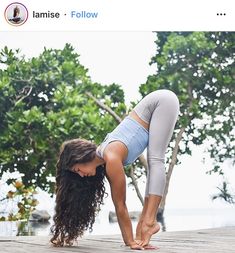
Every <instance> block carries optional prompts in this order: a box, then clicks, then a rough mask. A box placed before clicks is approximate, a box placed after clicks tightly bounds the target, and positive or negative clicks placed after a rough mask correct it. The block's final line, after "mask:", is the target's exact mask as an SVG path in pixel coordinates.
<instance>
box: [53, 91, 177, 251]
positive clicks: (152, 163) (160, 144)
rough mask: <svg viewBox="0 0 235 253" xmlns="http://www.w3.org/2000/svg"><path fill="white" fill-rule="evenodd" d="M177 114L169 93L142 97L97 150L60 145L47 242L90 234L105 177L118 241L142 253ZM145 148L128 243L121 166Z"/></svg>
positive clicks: (84, 144) (79, 143) (83, 144)
mask: <svg viewBox="0 0 235 253" xmlns="http://www.w3.org/2000/svg"><path fill="white" fill-rule="evenodd" d="M178 113H179V101H178V98H177V97H176V95H175V94H174V93H173V92H172V91H169V90H157V91H154V92H151V93H150V94H148V95H147V96H146V97H144V98H143V99H142V100H141V101H140V102H139V103H138V104H137V105H136V106H135V107H134V109H133V110H132V111H131V113H130V114H129V115H128V116H127V117H126V118H125V119H124V120H123V121H122V122H121V123H120V124H119V125H118V126H117V127H116V128H115V129H114V130H113V131H112V132H111V133H109V134H108V135H107V136H106V138H105V139H104V141H103V142H102V143H101V144H100V145H99V146H98V147H97V146H96V145H95V144H94V143H91V142H89V141H87V140H83V139H74V140H70V141H67V142H65V143H64V144H63V145H62V148H61V152H60V157H59V160H58V162H57V176H56V208H55V211H56V213H55V216H54V226H53V227H52V229H51V231H52V233H53V237H52V239H51V242H52V243H53V244H54V245H56V246H63V245H65V244H72V243H73V241H74V240H75V239H77V237H78V236H82V235H83V232H84V231H85V230H86V229H88V228H89V229H90V230H91V229H92V225H93V223H94V221H95V215H96V214H97V212H98V211H99V208H100V204H102V202H103V196H104V194H105V189H104V183H103V179H104V176H106V177H107V178H108V181H109V184H110V187H111V195H112V200H113V203H114V206H115V210H116V214H117V218H118V223H119V226H120V230H121V233H122V237H123V241H124V243H125V244H126V245H128V246H130V248H131V249H143V247H146V246H147V245H148V243H149V241H150V238H151V236H152V235H153V234H155V233H157V232H158V231H159V229H160V227H159V224H158V223H157V221H156V214H157V210H158V207H159V204H160V201H161V198H162V195H163V192H164V187H165V181H166V176H165V168H164V157H165V152H166V149H167V146H168V144H169V141H170V139H171V136H172V133H173V130H174V126H175V123H176V120H177V117H178ZM146 147H147V162H148V173H147V183H146V191H145V201H144V207H143V210H142V214H141V217H140V220H139V222H138V225H137V228H136V238H135V240H134V236H133V232H132V225H131V221H130V218H129V215H128V210H127V207H126V203H125V201H126V181H125V173H124V169H123V166H125V165H128V164H130V163H132V162H134V161H135V160H136V158H138V156H139V155H140V154H141V153H142V152H143V151H144V149H145V148H146Z"/></svg>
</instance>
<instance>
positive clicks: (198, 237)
mask: <svg viewBox="0 0 235 253" xmlns="http://www.w3.org/2000/svg"><path fill="white" fill-rule="evenodd" d="M48 241H49V237H48V236H19V237H17V236H14V237H0V252H1V253H15V252H17V253H26V252H27V253H39V252H40V253H41V252H42V253H51V252H60V253H66V252H81V253H91V252H92V253H101V252H106V253H109V252H110V253H112V252H132V253H133V250H130V249H129V248H128V247H125V246H123V242H122V239H121V236H120V235H110V236H108V235H103V236H86V237H84V238H82V239H80V240H79V243H78V245H74V246H72V247H63V248H55V247H52V246H51V245H50V244H49V242H48ZM151 244H152V245H154V246H157V247H159V249H157V250H151V251H154V252H159V253H186V252H187V253H191V252H193V253H194V252H196V253H201V252H203V253H211V252H213V253H227V252H228V253H230V252H235V227H225V228H215V229H204V230H194V231H182V232H164V233H158V234H157V235H154V236H153V237H152V239H151ZM149 251H150V250H149Z"/></svg>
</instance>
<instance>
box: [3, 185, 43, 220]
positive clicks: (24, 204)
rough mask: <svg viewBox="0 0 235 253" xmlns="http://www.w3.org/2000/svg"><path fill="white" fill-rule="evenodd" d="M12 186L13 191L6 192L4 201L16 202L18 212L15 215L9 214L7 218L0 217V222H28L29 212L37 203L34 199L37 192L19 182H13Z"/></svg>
mask: <svg viewBox="0 0 235 253" xmlns="http://www.w3.org/2000/svg"><path fill="white" fill-rule="evenodd" d="M12 185H13V186H14V191H8V193H7V195H6V198H5V199H4V200H7V201H8V202H9V201H10V202H16V203H17V207H18V210H17V212H15V213H14V212H10V213H9V214H8V216H7V217H5V216H2V217H0V221H5V220H8V221H14V220H28V219H29V216H30V214H31V212H32V211H33V210H34V209H35V207H36V206H37V205H38V201H37V200H36V199H35V198H34V195H35V194H36V193H37V192H36V191H35V188H34V187H32V186H30V187H25V185H24V184H23V183H22V182H21V181H17V180H14V181H13V183H12Z"/></svg>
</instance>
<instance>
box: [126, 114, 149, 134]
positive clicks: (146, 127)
mask: <svg viewBox="0 0 235 253" xmlns="http://www.w3.org/2000/svg"><path fill="white" fill-rule="evenodd" d="M129 116H130V117H131V118H132V119H135V120H136V121H137V122H139V123H140V124H141V125H142V126H143V127H144V128H145V129H147V130H149V124H147V123H146V122H145V121H143V120H142V119H141V118H140V117H139V116H138V115H137V113H136V112H135V111H131V112H130V113H129Z"/></svg>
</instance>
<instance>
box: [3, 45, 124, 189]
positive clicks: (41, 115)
mask: <svg viewBox="0 0 235 253" xmlns="http://www.w3.org/2000/svg"><path fill="white" fill-rule="evenodd" d="M0 62H2V63H4V68H3V69H0V128H1V132H0V176H1V175H2V174H3V173H4V172H7V171H9V172H14V171H19V172H20V173H22V174H24V176H23V178H22V179H23V183H24V184H25V185H26V186H30V185H36V186H39V187H40V188H41V189H43V190H46V191H48V192H49V193H53V191H54V183H53V182H52V181H51V180H50V177H51V176H54V175H55V164H56V160H57V155H58V152H59V147H60V145H61V144H62V142H64V141H65V140H67V139H72V138H86V139H89V140H92V141H94V142H95V143H100V142H101V141H102V140H103V138H104V136H105V135H106V134H107V132H110V131H111V130H112V129H113V128H114V127H115V126H116V123H115V121H114V120H113V118H112V116H111V115H109V114H108V113H107V112H106V111H105V110H103V109H101V108H99V107H98V106H97V105H96V104H95V102H94V101H93V100H92V99H91V98H89V97H88V96H86V94H85V92H87V91H90V92H91V93H92V94H93V95H94V96H95V97H96V98H97V99H99V100H100V101H101V102H103V103H105V104H107V105H109V106H110V108H111V109H112V110H114V111H115V112H116V113H117V114H119V115H120V116H123V115H124V114H125V111H126V106H125V104H124V93H123V90H122V89H121V88H120V86H119V85H117V84H112V85H110V86H107V85H101V84H98V83H92V82H91V79H90V77H89V76H88V70H87V69H86V68H85V67H84V66H82V65H81V64H80V62H79V55H78V54H77V53H76V52H75V51H74V49H73V48H72V47H71V45H69V44H66V45H65V47H64V49H63V50H53V49H44V51H43V52H42V54H40V55H39V56H38V57H34V58H32V59H28V60H26V59H25V58H24V57H22V56H20V55H19V51H17V52H13V51H12V50H9V49H8V48H6V47H5V48H4V49H3V50H2V51H1V53H0Z"/></svg>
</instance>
